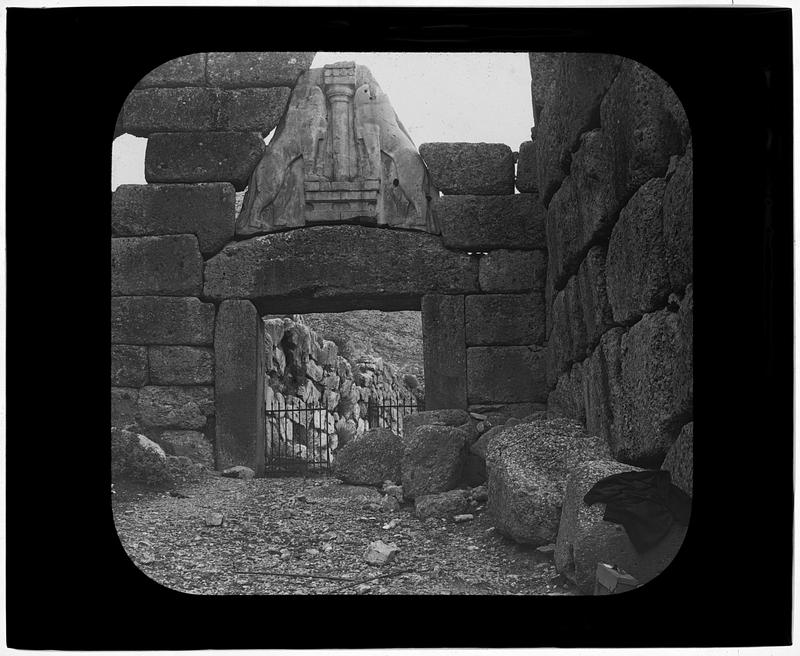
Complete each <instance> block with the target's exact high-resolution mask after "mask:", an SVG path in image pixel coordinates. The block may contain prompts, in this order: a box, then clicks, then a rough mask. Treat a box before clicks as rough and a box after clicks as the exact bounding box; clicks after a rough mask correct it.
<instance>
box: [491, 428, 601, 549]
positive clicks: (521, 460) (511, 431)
mask: <svg viewBox="0 0 800 656" xmlns="http://www.w3.org/2000/svg"><path fill="white" fill-rule="evenodd" d="M608 457H609V451H608V446H607V445H606V442H605V440H603V439H602V438H599V437H594V436H588V435H586V433H585V432H584V431H583V428H582V427H581V425H580V424H578V423H576V422H574V421H571V420H568V419H563V418H557V419H544V420H537V421H533V422H530V423H523V424H518V425H516V426H512V427H506V428H505V429H504V430H503V432H502V434H500V435H498V436H497V437H495V438H494V439H493V440H492V441H491V442H490V444H489V448H488V455H487V467H488V472H489V507H488V509H489V512H490V513H491V514H492V516H493V517H494V520H495V527H496V528H497V530H498V531H499V532H500V533H502V534H503V535H506V536H507V537H510V538H512V539H513V540H516V541H517V542H521V543H526V544H532V545H535V546H541V545H545V544H549V543H551V542H553V541H555V538H556V534H557V532H558V524H559V521H560V520H561V506H562V503H563V500H564V490H565V488H566V483H567V477H568V476H569V474H570V472H571V471H572V470H573V469H574V468H575V467H577V466H578V464H580V463H581V462H583V461H585V460H597V459H600V458H608Z"/></svg>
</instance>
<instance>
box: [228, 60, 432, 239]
mask: <svg viewBox="0 0 800 656" xmlns="http://www.w3.org/2000/svg"><path fill="white" fill-rule="evenodd" d="M437 196H438V191H437V190H436V188H435V187H434V185H433V184H432V182H431V180H430V176H429V175H428V170H427V168H426V167H425V163H424V162H423V161H422V158H421V157H420V155H419V152H418V151H417V148H416V146H415V145H414V142H413V141H412V140H411V137H410V136H409V135H408V132H406V130H405V128H404V127H403V124H402V123H401V122H400V120H399V119H398V118H397V115H396V114H395V111H394V109H393V108H392V106H391V104H390V102H389V98H388V97H387V96H386V94H384V93H383V91H381V88H380V87H379V86H378V84H377V83H376V82H375V80H374V78H373V77H372V74H371V73H370V72H369V70H368V69H367V68H365V67H364V66H357V65H356V64H355V63H353V62H340V63H337V64H329V65H326V66H325V67H324V68H315V69H311V70H309V71H308V72H306V73H305V74H304V75H303V76H302V77H301V78H300V79H299V80H298V82H297V86H296V87H295V89H294V91H293V92H292V96H291V99H290V100H289V109H288V111H287V113H286V115H285V117H284V120H283V122H282V124H281V125H280V126H279V127H278V129H277V132H276V134H275V137H274V138H273V139H272V141H271V142H270V145H269V146H268V147H267V149H266V151H265V153H264V156H263V157H262V159H261V161H260V162H259V164H258V166H257V167H256V169H255V171H253V174H252V176H251V177H250V183H249V186H248V190H247V194H246V195H245V198H244V202H243V204H242V211H241V213H240V214H239V217H238V219H237V222H236V234H238V235H256V234H263V233H269V232H275V231H278V230H285V229H287V228H296V227H300V226H304V225H307V224H320V223H366V224H370V225H387V226H394V227H402V228H410V229H414V230H423V231H427V232H432V233H434V234H438V232H439V230H438V227H437V225H436V219H435V217H434V214H433V212H432V211H431V203H432V199H433V198H435V197H437Z"/></svg>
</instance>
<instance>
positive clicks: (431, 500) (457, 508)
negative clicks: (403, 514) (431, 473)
mask: <svg viewBox="0 0 800 656" xmlns="http://www.w3.org/2000/svg"><path fill="white" fill-rule="evenodd" d="M469 509H470V505H469V493H468V492H467V491H466V490H450V491H449V492H440V493H439V494H425V495H423V496H420V497H417V498H416V499H415V501H414V514H415V515H416V516H417V518H419V519H423V520H424V519H428V518H429V517H442V518H447V519H452V518H453V516H454V515H460V514H462V513H466V512H468V511H469Z"/></svg>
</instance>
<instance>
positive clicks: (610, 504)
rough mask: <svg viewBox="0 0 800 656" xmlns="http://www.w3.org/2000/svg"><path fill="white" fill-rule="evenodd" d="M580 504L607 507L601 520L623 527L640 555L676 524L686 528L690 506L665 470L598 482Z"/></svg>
mask: <svg viewBox="0 0 800 656" xmlns="http://www.w3.org/2000/svg"><path fill="white" fill-rule="evenodd" d="M583 500H584V502H585V503H586V504H588V505H592V504H594V503H604V504H606V511H605V514H604V515H603V519H604V520H605V521H607V522H613V523H614V524H622V526H624V527H625V531H626V532H627V533H628V537H629V538H630V541H631V542H632V543H633V546H634V547H635V548H636V550H637V551H639V552H642V551H647V550H648V549H650V548H652V547H654V546H655V545H656V544H658V543H659V542H660V541H661V540H662V539H663V538H664V537H665V536H666V535H667V533H669V531H670V529H671V528H672V525H673V524H674V523H675V522H677V523H679V524H682V525H684V526H686V525H687V524H688V523H689V515H690V514H691V506H692V500H691V498H690V497H689V496H688V495H687V494H686V493H685V492H684V491H683V490H681V489H680V488H679V487H677V486H675V485H673V484H672V482H671V478H670V473H669V472H668V471H666V470H645V471H631V472H622V473H621V474H612V475H611V476H607V477H606V478H603V479H601V480H599V481H597V483H595V484H594V486H592V489H591V490H589V491H588V492H587V493H586V496H584V497H583Z"/></svg>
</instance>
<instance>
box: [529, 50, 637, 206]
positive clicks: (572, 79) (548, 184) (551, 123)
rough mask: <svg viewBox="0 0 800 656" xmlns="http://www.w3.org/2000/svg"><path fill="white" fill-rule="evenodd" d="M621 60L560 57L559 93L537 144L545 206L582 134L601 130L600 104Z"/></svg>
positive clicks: (591, 55)
mask: <svg viewBox="0 0 800 656" xmlns="http://www.w3.org/2000/svg"><path fill="white" fill-rule="evenodd" d="M621 59H622V58H621V57H618V56H616V55H600V54H595V53H565V54H563V55H562V56H561V57H559V58H558V68H557V71H556V74H555V81H554V85H555V92H554V93H552V94H549V97H548V100H549V102H547V103H546V104H545V105H544V107H543V109H542V110H541V120H540V121H537V128H536V141H534V144H535V146H536V167H537V170H538V181H539V192H540V193H541V195H542V199H543V201H544V202H545V204H547V203H549V202H550V198H551V197H552V196H553V193H554V192H555V191H556V189H557V188H558V186H559V185H560V184H561V181H562V180H563V179H564V176H565V175H566V174H567V171H568V170H569V162H570V157H571V153H572V151H573V150H574V149H575V146H576V145H577V143H578V139H579V138H580V135H581V133H582V132H586V131H587V130H590V129H592V128H594V127H597V125H596V122H597V118H596V116H597V114H598V108H599V106H600V102H601V100H602V98H603V95H604V94H605V92H606V91H607V90H608V88H609V86H610V85H611V82H612V81H613V80H614V77H615V76H616V74H617V71H618V69H619V65H620V61H621Z"/></svg>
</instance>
